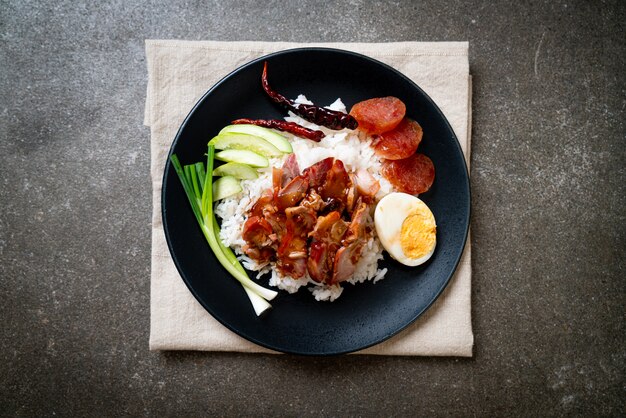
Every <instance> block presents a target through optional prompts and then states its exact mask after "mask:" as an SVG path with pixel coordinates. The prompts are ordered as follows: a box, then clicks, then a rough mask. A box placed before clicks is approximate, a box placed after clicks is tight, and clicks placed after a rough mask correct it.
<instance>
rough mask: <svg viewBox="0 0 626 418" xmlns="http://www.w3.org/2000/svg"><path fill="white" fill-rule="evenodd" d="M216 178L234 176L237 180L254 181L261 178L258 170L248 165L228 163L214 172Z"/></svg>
mask: <svg viewBox="0 0 626 418" xmlns="http://www.w3.org/2000/svg"><path fill="white" fill-rule="evenodd" d="M213 175H214V176H217V177H219V176H233V177H234V178H236V179H243V180H253V179H256V178H258V177H259V175H258V173H257V172H256V170H255V169H254V168H252V167H250V166H249V165H247V164H241V163H226V164H222V165H221V166H219V167H217V168H216V169H215V170H213Z"/></svg>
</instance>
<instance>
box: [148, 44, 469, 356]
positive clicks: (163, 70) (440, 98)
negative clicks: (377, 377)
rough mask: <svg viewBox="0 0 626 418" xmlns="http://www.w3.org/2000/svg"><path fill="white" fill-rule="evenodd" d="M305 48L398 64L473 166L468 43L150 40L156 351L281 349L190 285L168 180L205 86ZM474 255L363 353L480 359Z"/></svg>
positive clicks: (152, 308) (152, 335) (152, 345)
mask: <svg viewBox="0 0 626 418" xmlns="http://www.w3.org/2000/svg"><path fill="white" fill-rule="evenodd" d="M302 46H324V47H331V48H339V49H344V50H350V51H354V52H357V53H361V54H364V55H367V56H370V57H372V58H374V59H377V60H379V61H382V62H384V63H386V64H389V65H391V66H392V67H394V68H396V69H397V70H399V71H400V72H402V73H403V74H405V75H406V76H408V77H409V78H411V79H412V80H413V81H414V82H415V83H417V84H418V85H419V86H420V87H421V88H422V89H423V90H424V91H425V92H426V93H427V94H428V95H429V96H430V97H431V98H432V99H433V100H434V101H435V103H437V104H438V106H439V107H440V108H441V110H442V111H443V113H444V114H445V115H446V117H447V118H448V121H449V122H450V124H451V125H452V127H453V129H454V131H455V132H456V134H457V136H458V138H459V141H460V143H461V147H462V148H463V151H464V152H465V156H466V159H467V161H468V163H469V152H470V123H471V118H470V115H471V79H470V76H469V64H468V43H466V42H441V43H439V42H437V43H424V42H399V43H379V44H365V43H324V44H319V43H318V44H297V43H284V42H210V41H206V42H205V41H175V40H166V41H161V40H148V41H146V55H147V62H148V92H147V99H146V109H145V121H144V123H145V124H146V125H147V126H149V127H150V133H151V154H152V155H151V175H152V191H153V209H152V274H151V288H150V291H151V297H150V349H151V350H206V351H239V352H265V353H272V352H273V351H271V350H267V349H265V348H263V347H260V346H258V345H256V344H254V343H251V342H249V341H247V340H245V339H243V338H241V337H239V336H238V335H236V334H234V333H233V332H231V331H230V330H228V329H227V328H225V327H224V326H222V325H221V324H220V323H219V322H218V321H217V320H215V319H214V318H213V317H212V316H211V315H209V314H208V313H207V312H206V311H205V310H204V309H203V308H202V306H201V305H200V304H199V303H198V302H197V301H196V300H195V299H194V297H193V296H192V294H191V293H190V292H189V290H188V289H187V287H186V286H185V284H184V283H183V281H182V279H181V278H180V276H179V274H178V271H177V270H176V267H175V266H174V263H173V261H172V259H171V257H170V254H169V251H168V248H167V244H166V242H165V236H164V233H163V225H162V220H161V201H160V199H161V178H162V174H163V168H164V166H165V160H166V158H167V153H168V151H169V148H170V145H171V143H172V141H173V139H174V136H175V135H176V132H177V130H178V128H179V126H180V124H181V123H182V122H183V120H184V118H185V116H186V115H187V114H188V113H189V111H190V110H191V108H192V107H193V105H194V104H195V103H196V101H197V100H198V99H199V98H200V97H201V96H202V95H203V94H204V93H205V92H206V90H208V89H209V88H210V87H211V86H213V84H215V83H216V82H217V81H219V80H220V79H221V78H222V77H224V76H225V75H227V74H228V73H230V72H231V71H233V70H234V69H236V68H237V67H238V66H240V65H242V64H245V63H246V62H248V61H250V60H253V59H255V58H258V57H260V56H263V55H266V54H268V53H271V52H275V51H279V50H283V49H290V48H297V47H302ZM470 259H471V257H470V245H469V242H468V243H467V246H466V249H465V253H464V255H463V257H462V259H461V263H460V265H459V267H458V269H457V271H456V273H455V275H454V277H453V278H452V280H451V281H450V283H449V285H448V286H447V288H446V289H445V291H444V293H443V294H442V295H441V296H440V297H439V298H438V299H437V301H436V302H435V303H434V304H433V306H431V307H430V309H428V311H427V312H426V313H425V314H424V315H423V316H422V317H420V318H419V319H418V320H417V321H416V322H415V323H413V324H412V325H411V326H409V327H408V328H407V329H405V330H404V331H402V332H401V333H399V334H398V335H396V336H394V337H393V338H391V339H389V340H387V341H385V342H383V343H381V344H378V345H376V346H373V347H370V348H368V349H365V350H362V351H360V352H359V353H362V354H381V355H425V356H466V357H469V356H471V355H472V347H473V343H474V337H473V334H472V324H471V304H470V297H471V264H470ZM386 280H393V278H388V279H386ZM251 312H252V311H251ZM252 314H253V313H251V315H252Z"/></svg>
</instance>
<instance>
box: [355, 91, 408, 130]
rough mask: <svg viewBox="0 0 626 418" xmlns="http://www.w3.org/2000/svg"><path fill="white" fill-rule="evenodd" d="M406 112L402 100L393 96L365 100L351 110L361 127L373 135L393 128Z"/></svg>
mask: <svg viewBox="0 0 626 418" xmlns="http://www.w3.org/2000/svg"><path fill="white" fill-rule="evenodd" d="M405 114H406V106H405V105H404V103H403V102H402V100H400V99H398V98H397V97H392V96H389V97H377V98H374V99H369V100H364V101H362V102H359V103H357V104H355V105H354V106H352V109H351V110H350V115H352V116H353V117H354V118H355V119H356V120H357V121H358V122H359V129H361V130H362V131H365V132H366V133H368V134H371V135H374V134H382V133H383V132H387V131H390V130H392V129H393V128H395V127H396V126H398V124H399V123H400V122H401V121H402V118H404V115H405Z"/></svg>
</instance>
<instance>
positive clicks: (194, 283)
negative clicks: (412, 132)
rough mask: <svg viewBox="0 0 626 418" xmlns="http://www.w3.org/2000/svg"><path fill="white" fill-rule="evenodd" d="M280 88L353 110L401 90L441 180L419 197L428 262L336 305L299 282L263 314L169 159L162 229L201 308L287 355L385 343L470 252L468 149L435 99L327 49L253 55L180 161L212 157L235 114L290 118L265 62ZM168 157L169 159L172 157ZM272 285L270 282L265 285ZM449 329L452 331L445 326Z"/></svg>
mask: <svg viewBox="0 0 626 418" xmlns="http://www.w3.org/2000/svg"><path fill="white" fill-rule="evenodd" d="M265 60H267V61H268V63H269V67H268V73H269V79H270V82H271V83H272V86H273V87H274V88H275V89H276V90H277V91H279V92H281V93H282V94H284V95H285V96H286V97H296V96H297V95H298V94H300V93H302V94H305V95H306V96H307V98H309V100H312V101H313V102H314V103H317V104H321V105H327V104H330V103H332V102H333V101H334V100H335V99H336V98H337V97H341V99H342V100H343V102H344V103H345V104H346V106H347V107H348V109H349V108H350V107H351V106H352V105H353V104H354V103H356V102H358V101H360V100H364V99H368V98H372V97H381V96H396V97H399V98H400V99H402V100H403V101H404V103H406V107H407V115H408V116H409V117H411V118H413V119H415V120H417V121H418V122H419V123H420V124H421V125H422V127H423V130H424V137H423V141H422V143H421V144H420V148H419V151H420V152H422V153H424V154H426V155H428V156H429V157H430V158H431V159H432V160H433V162H434V164H435V169H436V178H435V183H434V185H433V187H432V188H431V190H430V191H429V192H428V193H425V194H423V195H421V196H420V197H421V198H422V199H423V200H424V201H425V202H426V203H427V204H428V206H429V207H430V208H431V210H432V211H433V213H434V215H435V218H436V219H437V226H438V228H437V240H438V242H437V248H436V250H435V253H434V255H433V257H432V258H431V259H430V260H429V261H428V262H427V263H426V264H424V265H422V266H419V267H414V268H408V267H404V266H402V265H400V264H399V263H396V262H394V261H389V256H388V255H386V260H385V262H383V263H380V264H379V266H382V267H387V268H388V269H389V271H388V273H387V276H386V278H385V279H384V280H382V281H379V282H378V283H376V284H372V283H362V284H359V285H356V286H353V285H350V284H345V285H344V288H345V289H344V292H343V294H342V295H341V297H340V298H339V299H337V300H336V301H335V302H332V303H328V302H316V301H315V299H314V298H313V296H312V295H311V293H310V292H309V291H308V290H306V289H304V288H301V289H300V291H299V292H298V293H296V294H292V295H290V294H287V293H286V292H284V291H280V294H279V296H277V297H276V299H274V300H273V301H272V302H271V303H272V306H273V308H274V309H273V310H271V311H270V312H269V313H268V314H267V315H265V316H262V317H260V318H259V317H257V316H256V315H255V314H254V311H253V309H252V306H251V305H250V302H249V301H248V298H247V296H246V294H245V292H244V291H243V289H242V287H241V285H240V284H239V283H238V282H237V281H236V280H235V279H234V278H232V277H231V276H230V275H229V274H228V273H227V272H226V271H225V270H224V269H223V268H222V266H221V265H220V264H219V263H218V262H217V259H216V258H215V257H214V255H213V253H212V252H211V250H210V249H209V246H208V244H207V243H206V241H205V239H204V236H203V235H202V233H201V231H200V228H199V227H198V225H197V223H196V219H195V218H194V216H193V213H192V211H191V209H190V207H189V204H188V202H187V198H186V197H185V194H184V192H183V188H182V186H181V184H180V182H179V180H178V178H177V177H176V173H175V171H174V170H173V169H172V166H171V165H170V164H169V162H168V164H167V165H166V167H165V173H164V176H163V192H162V209H163V226H164V229H165V235H166V239H167V243H168V246H169V249H170V252H171V254H172V257H173V259H174V263H175V264H176V267H177V268H178V271H179V273H180V275H181V276H182V278H183V280H184V281H185V283H186V284H187V286H188V287H189V290H191V293H193V295H194V296H195V297H196V299H197V300H198V301H199V302H200V304H201V305H202V306H203V307H204V308H205V309H206V310H207V311H208V312H209V313H210V314H211V315H213V317H215V318H216V319H217V320H218V321H220V322H221V323H222V324H224V325H225V326H226V327H228V328H230V329H231V330H232V331H234V332H235V333H237V334H239V335H240V336H242V337H244V338H246V339H248V340H250V341H252V342H254V343H256V344H259V345H261V346H264V347H267V348H270V349H273V350H277V351H282V352H286V353H296V354H307V355H330V354H341V353H347V352H351V351H356V350H360V349H363V348H366V347H368V346H371V345H374V344H377V343H379V342H381V341H383V340H385V339H387V338H389V337H391V336H392V335H394V334H396V333H397V332H399V331H400V330H402V329H403V328H405V327H406V326H408V325H409V324H411V323H412V322H413V321H415V320H416V319H417V318H418V317H419V316H420V315H421V314H423V313H424V311H425V310H426V309H427V308H428V307H429V306H430V305H431V304H432V303H433V302H434V301H435V299H437V297H438V296H439V294H440V293H441V292H442V291H443V289H444V288H445V287H446V285H447V284H448V281H449V280H450V277H451V276H452V274H453V273H454V270H455V269H456V266H457V264H458V262H459V259H460V257H461V253H462V252H463V247H464V245H465V240H466V237H467V231H468V226H469V214H470V190H469V179H468V175H467V168H466V165H465V160H464V158H463V153H462V151H461V147H460V146H459V143H458V141H457V139H456V136H455V135H454V132H453V131H452V128H451V127H450V125H449V124H448V122H447V121H446V119H445V117H444V116H443V114H442V113H441V111H440V110H439V108H438V107H437V106H436V105H435V104H434V103H433V101H432V100H431V99H430V98H429V97H428V96H427V95H426V94H425V93H424V92H423V91H422V90H421V89H420V88H419V87H418V86H417V85H415V83H413V82H412V81H411V80H409V79H408V78H407V77H405V76H404V75H402V74H400V73H399V72H398V71H396V70H394V69H393V68H391V67H389V66H387V65H385V64H382V63H380V62H378V61H376V60H373V59H371V58H368V57H365V56H363V55H359V54H355V53H352V52H346V51H342V50H336V49H326V48H304V49H293V50H287V51H282V52H278V53H275V54H271V55H268V56H266V57H262V58H259V59H257V60H255V61H252V62H250V63H248V64H246V65H244V66H242V67H240V68H239V69H237V70H236V71H234V72H232V73H231V74H229V75H228V76H227V77H225V78H224V79H222V80H221V81H220V82H219V83H217V84H216V85H215V86H213V87H212V88H211V89H210V90H209V91H208V92H207V93H206V94H205V95H204V96H203V97H202V99H200V101H199V102H198V103H197V104H196V106H195V107H194V108H193V109H192V110H191V112H190V113H189V115H188V116H187V119H186V120H185V121H184V123H183V124H182V126H181V128H180V130H179V131H178V134H177V135H176V139H175V140H174V143H173V145H172V148H171V150H170V155H171V154H172V153H175V154H177V155H178V157H179V158H180V160H181V162H182V164H190V163H194V162H197V161H202V160H204V158H205V157H204V155H205V153H206V147H207V141H208V140H209V139H210V138H211V137H212V136H213V135H215V134H216V133H217V132H218V131H219V130H220V129H221V128H223V127H224V126H226V125H228V124H229V122H230V121H231V120H233V119H237V118H242V117H245V118H263V119H269V118H282V117H284V115H285V111H284V110H283V109H281V108H279V107H277V106H275V105H274V104H273V103H272V102H271V101H270V100H269V99H268V97H267V96H266V95H265V94H264V92H263V90H262V89H261V82H260V76H261V70H262V64H263V61H265ZM168 161H169V160H168ZM261 284H263V285H267V280H265V281H261ZM443 332H445V331H443Z"/></svg>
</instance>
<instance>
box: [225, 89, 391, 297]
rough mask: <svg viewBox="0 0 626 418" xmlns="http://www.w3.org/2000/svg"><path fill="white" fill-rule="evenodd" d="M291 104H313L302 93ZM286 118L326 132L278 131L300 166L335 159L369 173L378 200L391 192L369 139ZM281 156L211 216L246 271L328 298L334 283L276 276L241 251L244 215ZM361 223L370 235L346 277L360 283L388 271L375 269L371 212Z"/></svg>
mask: <svg viewBox="0 0 626 418" xmlns="http://www.w3.org/2000/svg"><path fill="white" fill-rule="evenodd" d="M296 103H306V104H312V103H311V102H310V101H308V100H307V98H306V97H304V96H303V95H300V96H298V98H297V99H296ZM327 108H328V109H332V110H337V111H340V112H346V107H345V105H344V104H343V103H342V102H341V99H337V100H336V101H335V102H333V103H332V104H331V105H330V106H327ZM285 120H287V121H289V122H296V123H298V124H300V125H302V126H305V127H307V128H311V129H316V130H321V131H323V132H324V133H325V134H326V137H325V138H323V139H322V140H321V141H320V142H317V143H316V142H313V141H311V140H308V139H303V138H298V137H296V136H294V135H291V134H288V133H285V132H283V135H286V136H287V137H288V139H289V141H290V142H291V145H292V147H293V151H294V153H295V155H296V159H297V161H298V166H299V167H300V169H301V170H302V169H304V168H306V167H309V166H311V165H313V164H315V163H317V162H318V161H321V160H323V159H324V158H327V157H334V158H336V159H339V160H341V161H342V162H343V163H344V165H345V167H346V170H348V172H350V171H356V170H358V169H365V170H367V171H369V172H370V174H372V176H374V178H376V179H377V180H378V182H379V183H380V191H379V192H378V193H377V195H376V198H377V200H378V199H380V198H382V197H383V196H385V195H386V194H388V193H390V192H391V191H393V190H392V186H391V184H390V183H389V182H388V181H387V180H386V179H385V178H383V177H382V176H381V175H380V172H381V168H382V165H381V160H380V159H379V158H378V157H377V156H376V155H375V154H374V151H373V150H372V148H371V147H370V146H369V141H362V140H361V139H359V137H358V135H357V133H356V132H354V131H350V130H348V129H344V130H341V131H333V130H330V129H327V128H324V127H320V126H318V125H315V124H313V123H310V122H307V121H306V120H304V119H302V118H300V117H299V116H297V115H295V114H293V113H291V112H289V116H287V117H286V118H285ZM285 158H286V157H283V158H277V159H272V160H270V166H269V167H268V168H265V169H260V170H259V178H258V179H255V180H243V181H242V182H241V187H242V189H243V191H242V192H241V193H239V194H237V195H235V196H232V197H230V198H227V199H224V200H222V201H220V202H219V203H218V204H217V205H216V207H215V214H216V215H217V216H219V217H220V218H221V219H222V227H221V232H220V238H221V239H222V242H223V243H224V245H226V246H228V247H231V248H232V249H233V251H234V252H235V254H237V256H238V258H239V259H240V261H241V263H242V265H243V266H244V267H245V268H246V269H248V270H251V271H256V272H257V279H258V278H260V277H261V276H262V275H265V274H271V276H270V280H269V284H270V286H275V287H278V288H279V289H283V290H286V291H287V292H289V293H294V292H297V291H298V289H299V288H300V287H302V286H306V285H312V286H311V287H310V290H311V292H312V293H313V296H314V297H315V299H316V300H318V301H331V302H332V301H334V300H335V299H337V298H338V297H339V296H340V295H341V292H342V291H343V288H342V287H341V285H340V284H337V285H333V286H328V285H322V284H320V283H317V282H315V281H314V280H313V279H311V278H310V277H309V276H308V274H306V276H305V277H303V278H301V279H294V278H292V277H282V276H279V274H278V272H277V271H276V269H275V268H272V267H273V266H272V265H271V264H273V263H270V264H267V263H266V264H262V265H260V264H258V263H256V262H255V261H254V260H252V259H250V258H249V257H247V256H246V255H245V254H244V253H243V251H242V248H243V246H244V245H245V241H244V240H243V238H242V228H243V224H244V222H245V221H246V219H247V217H246V213H247V212H248V211H249V210H250V209H251V208H252V206H253V205H254V203H255V202H256V201H257V199H258V198H259V197H261V194H262V193H263V191H264V190H266V189H269V188H271V187H272V167H282V165H283V161H284V159H285ZM366 224H367V225H368V226H370V227H371V230H372V231H373V233H374V236H372V237H371V238H370V239H369V240H368V242H367V247H366V248H365V250H364V251H363V253H362V255H361V258H360V260H359V262H358V263H357V266H356V271H355V272H354V274H353V276H352V277H351V278H350V279H349V280H347V282H349V283H351V284H356V283H362V282H364V281H366V280H372V281H373V282H374V283H375V282H377V281H378V280H382V279H383V278H384V277H385V274H386V273H387V269H382V270H381V269H379V268H378V260H381V259H382V258H383V247H382V245H381V243H380V241H379V240H378V237H376V231H375V228H374V221H373V219H372V217H371V216H369V217H368V219H367V223H366Z"/></svg>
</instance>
